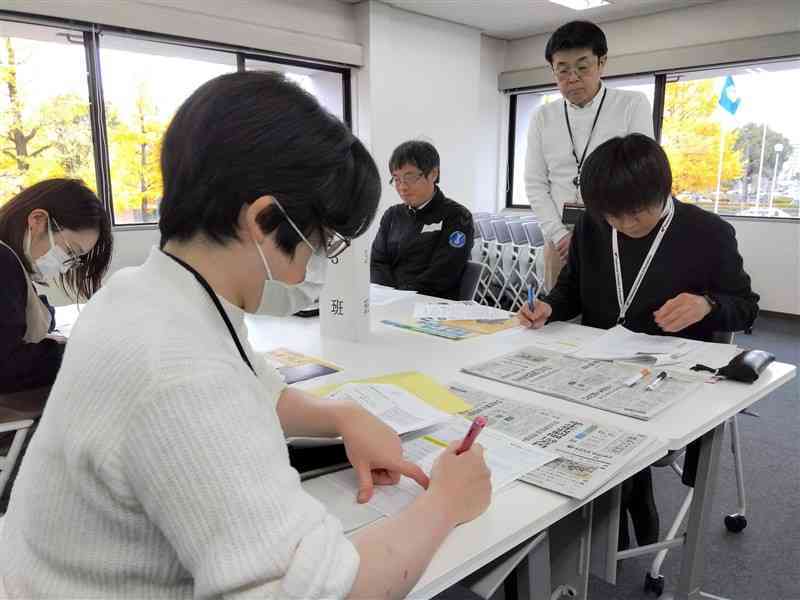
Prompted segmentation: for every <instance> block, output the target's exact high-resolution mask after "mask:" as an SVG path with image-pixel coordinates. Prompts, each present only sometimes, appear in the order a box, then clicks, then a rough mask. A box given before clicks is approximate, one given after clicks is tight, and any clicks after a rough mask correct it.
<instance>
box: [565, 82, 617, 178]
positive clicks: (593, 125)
mask: <svg viewBox="0 0 800 600" xmlns="http://www.w3.org/2000/svg"><path fill="white" fill-rule="evenodd" d="M607 93H608V88H606V89H604V90H603V97H602V98H600V106H598V107H597V112H596V113H594V121H592V128H591V129H590V130H589V137H588V138H586V145H585V146H584V147H583V154H581V158H580V160H578V153H577V152H576V151H575V139H574V138H573V137H572V126H571V125H570V124H569V111H567V101H566V100H564V119H565V120H566V121H567V131H568V132H569V141H570V144H571V145H572V156H574V157H575V164H576V165H577V166H578V174H577V175H576V176H575V177H574V178H573V180H572V183H573V184H574V185H575V187H578V186H579V185H580V182H581V179H580V177H581V168H582V167H583V161H584V160H585V159H586V151H587V150H589V143H590V142H591V141H592V134H594V128H595V125H597V119H598V117H599V116H600V111H601V110H603V102H605V101H606V94H607Z"/></svg>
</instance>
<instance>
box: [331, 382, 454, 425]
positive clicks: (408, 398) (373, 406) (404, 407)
mask: <svg viewBox="0 0 800 600" xmlns="http://www.w3.org/2000/svg"><path fill="white" fill-rule="evenodd" d="M328 398H330V399H332V400H350V401H352V402H355V403H357V404H358V405H360V406H361V407H362V408H365V409H366V410H368V411H369V412H370V413H372V414H373V415H375V416H376V417H378V418H379V419H380V420H381V421H383V422H384V423H386V424H387V425H388V426H389V427H391V428H392V429H394V430H395V431H396V432H397V433H398V434H403V433H409V432H410V431H417V430H419V429H425V428H426V427H432V426H433V425H437V424H439V423H443V422H445V421H447V420H448V419H450V418H451V417H450V415H449V414H447V413H446V412H444V411H441V410H438V409H436V408H433V407H432V406H430V405H429V404H426V403H425V402H423V401H422V400H420V399H419V398H417V397H416V396H415V395H414V394H412V393H410V392H408V391H406V390H404V389H403V388H401V387H398V386H396V385H392V384H390V383H346V384H345V385H343V386H342V387H340V388H339V389H337V390H336V391H335V392H333V393H332V394H330V395H329V396H328Z"/></svg>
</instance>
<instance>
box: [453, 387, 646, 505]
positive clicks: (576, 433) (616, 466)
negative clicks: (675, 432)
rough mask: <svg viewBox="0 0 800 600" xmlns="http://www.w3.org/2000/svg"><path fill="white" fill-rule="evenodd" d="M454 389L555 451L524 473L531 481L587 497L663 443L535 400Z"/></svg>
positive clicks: (493, 418)
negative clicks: (630, 462)
mask: <svg viewBox="0 0 800 600" xmlns="http://www.w3.org/2000/svg"><path fill="white" fill-rule="evenodd" d="M450 390H451V391H452V392H453V393H455V394H457V395H459V396H461V397H462V398H464V400H466V401H467V402H468V403H470V404H472V406H473V407H474V408H473V409H472V410H470V411H469V412H468V413H466V415H468V416H477V415H483V416H485V417H486V418H487V419H489V422H490V423H492V426H493V427H494V428H495V429H497V430H499V431H502V432H503V433H505V434H507V435H509V436H511V437H513V438H516V439H519V440H521V441H524V442H528V443H529V444H532V445H534V446H538V447H540V448H545V449H547V450H550V451H552V452H555V453H556V454H557V455H558V457H559V458H557V459H556V460H554V461H552V462H549V463H547V464H545V465H543V466H541V467H539V468H537V469H534V470H533V471H530V472H529V473H527V474H526V475H524V476H523V477H522V478H521V479H522V481H525V482H527V483H530V484H533V485H536V486H539V487H542V488H545V489H548V490H551V491H553V492H557V493H559V494H564V495H566V496H570V497H572V498H578V499H583V498H586V497H587V496H589V495H590V494H592V493H594V492H595V491H596V490H598V489H599V488H601V487H602V486H603V485H605V484H606V483H607V482H608V481H609V480H610V479H611V478H612V477H613V476H614V475H615V474H616V473H617V472H618V471H619V470H620V469H621V468H622V467H623V466H624V465H625V464H626V463H627V462H628V460H630V459H631V458H632V457H634V456H636V455H637V454H639V453H640V452H642V451H643V450H644V449H645V448H647V447H649V446H651V445H652V444H657V443H658V439H657V438H655V437H652V436H647V435H644V434H637V433H633V432H630V431H626V430H624V429H621V428H619V427H610V426H607V425H603V424H600V423H596V422H593V421H590V420H588V419H584V418H579V417H575V416H573V415H568V414H566V413H562V412H559V411H556V410H552V409H549V408H543V407H540V406H537V405H535V404H532V403H530V402H522V401H519V400H512V399H510V398H503V397H501V396H495V395H492V394H488V393H486V392H483V391H481V390H476V389H474V388H469V387H467V386H463V385H460V384H452V385H450Z"/></svg>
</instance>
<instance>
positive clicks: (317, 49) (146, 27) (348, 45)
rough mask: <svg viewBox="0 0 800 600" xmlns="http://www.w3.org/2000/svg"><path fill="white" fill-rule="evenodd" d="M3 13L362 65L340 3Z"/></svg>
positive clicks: (19, 3)
mask: <svg viewBox="0 0 800 600" xmlns="http://www.w3.org/2000/svg"><path fill="white" fill-rule="evenodd" d="M2 8H3V9H4V10H11V11H16V12H21V13H29V14H37V15H46V16H52V17H61V18H71V19H77V20H81V21H89V22H93V23H100V24H102V25H113V26H117V27H129V28H131V29H138V30H142V31H146V32H153V33H162V34H170V35H178V36H183V37H187V38H192V39H199V40H205V41H211V42H218V43H225V44H234V45H237V46H244V47H249V48H257V49H260V50H268V51H272V52H282V53H287V54H293V55H297V56H303V57H307V58H316V59H320V60H329V61H334V62H343V63H347V64H354V65H358V64H361V60H362V57H361V47H360V46H359V45H358V44H357V43H356V26H355V9H354V7H353V6H352V5H350V4H346V3H342V2H338V1H337V0H227V1H226V2H219V1H218V0H147V1H144V0H69V1H68V2H65V1H63V0H3V3H2Z"/></svg>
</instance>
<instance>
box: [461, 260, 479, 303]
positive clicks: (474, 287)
mask: <svg viewBox="0 0 800 600" xmlns="http://www.w3.org/2000/svg"><path fill="white" fill-rule="evenodd" d="M483 269H484V266H483V264H481V263H479V262H474V261H471V260H470V261H467V265H466V267H464V273H463V275H461V284H460V285H459V288H458V299H459V300H474V299H475V294H476V293H477V292H478V284H479V283H480V281H481V276H482V275H483Z"/></svg>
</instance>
